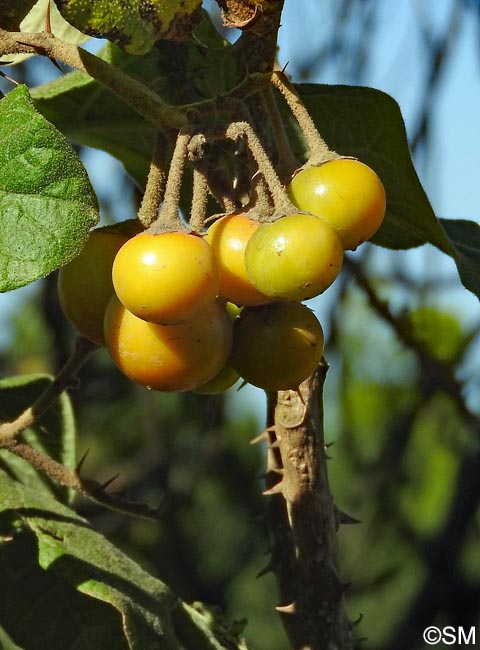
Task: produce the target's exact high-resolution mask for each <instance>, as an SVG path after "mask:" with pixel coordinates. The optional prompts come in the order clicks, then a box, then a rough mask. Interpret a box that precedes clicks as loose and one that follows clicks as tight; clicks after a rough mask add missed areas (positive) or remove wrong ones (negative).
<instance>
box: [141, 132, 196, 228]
mask: <svg viewBox="0 0 480 650" xmlns="http://www.w3.org/2000/svg"><path fill="white" fill-rule="evenodd" d="M191 137H192V134H191V130H190V129H189V128H185V129H181V130H180V131H179V133H178V136H177V141H176V143H175V149H174V151H173V156H172V160H171V161H170V169H169V170H168V178H167V184H166V187H165V194H164V197H163V206H162V209H161V211H160V215H159V216H158V218H157V219H156V220H155V221H154V222H153V223H152V225H151V226H150V228H149V232H151V233H152V234H159V233H162V232H172V231H186V230H187V228H186V226H185V225H184V224H183V223H182V220H181V219H180V213H179V207H178V206H179V203H180V192H181V189H182V178H183V170H184V168H185V160H186V157H187V150H188V143H189V142H190V139H191Z"/></svg>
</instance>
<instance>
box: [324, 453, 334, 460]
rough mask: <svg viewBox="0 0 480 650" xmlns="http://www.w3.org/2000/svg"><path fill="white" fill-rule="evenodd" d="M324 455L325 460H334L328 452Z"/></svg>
mask: <svg viewBox="0 0 480 650" xmlns="http://www.w3.org/2000/svg"><path fill="white" fill-rule="evenodd" d="M323 457H324V458H325V460H332V457H331V456H329V455H328V454H324V455H323Z"/></svg>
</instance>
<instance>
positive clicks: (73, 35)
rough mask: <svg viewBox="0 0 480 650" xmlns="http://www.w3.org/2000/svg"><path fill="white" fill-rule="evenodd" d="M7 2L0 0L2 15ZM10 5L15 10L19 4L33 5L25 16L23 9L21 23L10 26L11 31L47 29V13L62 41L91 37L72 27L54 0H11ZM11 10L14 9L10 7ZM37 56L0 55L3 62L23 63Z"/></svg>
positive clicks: (83, 39) (82, 41)
mask: <svg viewBox="0 0 480 650" xmlns="http://www.w3.org/2000/svg"><path fill="white" fill-rule="evenodd" d="M3 4H5V3H4V2H2V0H0V16H3V10H2V5H3ZM6 4H8V5H9V7H12V5H13V6H14V7H15V11H16V10H17V5H20V6H25V7H28V6H31V5H33V6H32V9H31V10H30V11H29V12H28V13H27V14H26V15H25V14H23V15H24V16H25V17H23V16H22V15H21V14H22V13H23V11H22V12H21V13H20V14H19V16H20V18H21V22H20V24H18V21H17V24H16V25H14V26H12V27H10V28H9V29H10V30H11V31H21V32H27V33H29V34H34V33H37V32H43V31H44V30H45V24H46V19H47V15H49V16H50V29H51V31H52V34H54V35H55V36H57V37H58V38H60V39H61V40H62V41H66V42H67V43H77V44H78V43H84V42H85V41H87V40H88V39H89V38H90V37H89V36H86V35H85V34H82V33H81V32H79V31H78V29H75V27H72V25H69V24H68V23H67V21H66V20H64V19H63V18H62V16H61V14H60V12H59V11H58V9H57V7H56V5H55V4H54V3H53V2H50V0H38V2H37V1H36V0H29V1H28V2H20V3H19V2H18V1H17V2H16V3H14V4H13V3H12V2H10V0H9V1H8V3H6ZM10 11H12V10H11V9H10ZM47 12H49V13H48V14H47ZM32 56H35V55H34V54H7V55H5V56H2V57H0V61H2V62H7V61H8V63H21V62H22V61H25V59H29V58H30V57H32Z"/></svg>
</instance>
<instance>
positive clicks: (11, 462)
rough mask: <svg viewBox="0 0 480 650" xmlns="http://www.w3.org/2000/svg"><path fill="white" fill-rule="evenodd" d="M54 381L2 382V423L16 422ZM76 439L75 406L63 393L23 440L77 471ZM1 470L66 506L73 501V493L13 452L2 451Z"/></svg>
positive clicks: (25, 378)
mask: <svg viewBox="0 0 480 650" xmlns="http://www.w3.org/2000/svg"><path fill="white" fill-rule="evenodd" d="M51 381H52V377H51V376H49V375H24V376H17V377H11V378H8V379H2V380H0V421H1V422H8V421H10V420H13V419H14V418H15V417H16V416H18V415H19V414H20V413H21V412H22V411H24V410H25V409H26V408H28V407H29V406H30V405H31V404H33V402H34V401H35V400H36V399H37V397H38V396H39V395H40V394H41V393H42V392H43V391H44V390H45V388H47V387H48V386H49V385H50V383H51ZM75 435H76V432H75V420H74V416H73V410H72V404H71V401H70V398H69V397H68V395H67V394H66V393H63V394H62V395H61V397H60V398H59V399H58V400H56V402H55V403H54V404H53V406H52V407H51V408H50V409H48V411H47V412H46V413H45V414H44V415H43V416H42V417H41V418H40V419H39V421H38V422H37V423H36V424H35V425H33V426H32V427H30V428H28V429H27V430H26V431H25V433H24V435H23V438H24V440H25V442H28V443H29V444H31V445H32V446H33V447H35V448H36V449H38V450H40V451H42V452H44V453H45V454H48V455H49V456H50V457H51V458H53V459H55V460H57V461H58V462H59V463H61V464H62V465H65V466H66V467H69V468H72V469H73V468H74V467H75V465H76V452H75ZM0 467H2V468H3V469H4V470H5V471H7V472H8V473H9V474H10V475H11V476H12V477H15V478H16V479H17V480H19V481H22V483H23V484H24V485H27V486H29V487H31V488H32V489H35V490H38V491H40V492H44V493H46V494H49V495H55V496H56V497H57V498H61V500H62V501H65V502H68V501H70V500H71V499H72V496H73V494H72V492H71V491H70V490H67V489H66V488H63V487H61V486H59V485H58V484H57V483H54V482H53V481H52V480H51V479H49V478H48V477H47V476H45V475H44V474H41V473H40V472H37V470H35V469H34V468H33V467H32V466H31V465H30V464H29V463H27V462H26V461H25V460H23V459H21V458H18V457H17V456H15V455H14V454H12V453H11V452H9V451H6V450H0Z"/></svg>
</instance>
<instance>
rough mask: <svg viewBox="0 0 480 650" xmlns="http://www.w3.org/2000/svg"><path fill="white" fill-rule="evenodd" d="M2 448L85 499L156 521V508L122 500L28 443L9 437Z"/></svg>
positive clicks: (157, 510)
mask: <svg viewBox="0 0 480 650" xmlns="http://www.w3.org/2000/svg"><path fill="white" fill-rule="evenodd" d="M2 447H3V448H4V449H7V450H8V451H10V452H12V453H13V454H15V455H16V456H18V457H19V458H23V459H24V460H26V461H27V462H28V463H29V464H30V465H32V467H34V468H35V469H37V470H39V471H40V472H43V473H44V474H46V475H47V476H49V477H50V478H51V479H53V480H54V481H56V482H57V483H59V484H60V485H63V486H64V487H66V488H69V489H71V490H75V491H76V492H78V493H79V494H81V495H82V496H84V497H85V498H87V499H90V500H92V501H95V502H96V503H99V504H101V505H103V506H105V507H106V508H109V509H110V510H115V511H117V512H120V513H123V514H127V515H132V516H134V517H140V518H142V519H152V520H158V516H159V509H158V508H151V507H150V506H148V505H146V504H143V503H133V502H131V501H127V500H126V499H122V498H121V497H119V496H117V495H116V494H111V493H108V492H106V491H105V489H104V488H105V487H106V485H105V484H102V483H99V482H97V481H93V480H91V479H86V478H82V477H81V476H80V472H79V470H78V469H77V470H71V469H68V468H67V467H65V466H64V465H61V464H60V463H58V462H57V461H56V460H54V459H53V458H50V456H47V455H46V454H44V453H42V452H41V451H38V449H34V448H33V447H31V446H30V445H27V444H25V443H19V442H16V441H15V440H10V441H8V442H6V443H5V444H2ZM112 480H113V479H111V480H109V481H107V483H108V484H110V483H111V482H112Z"/></svg>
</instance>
